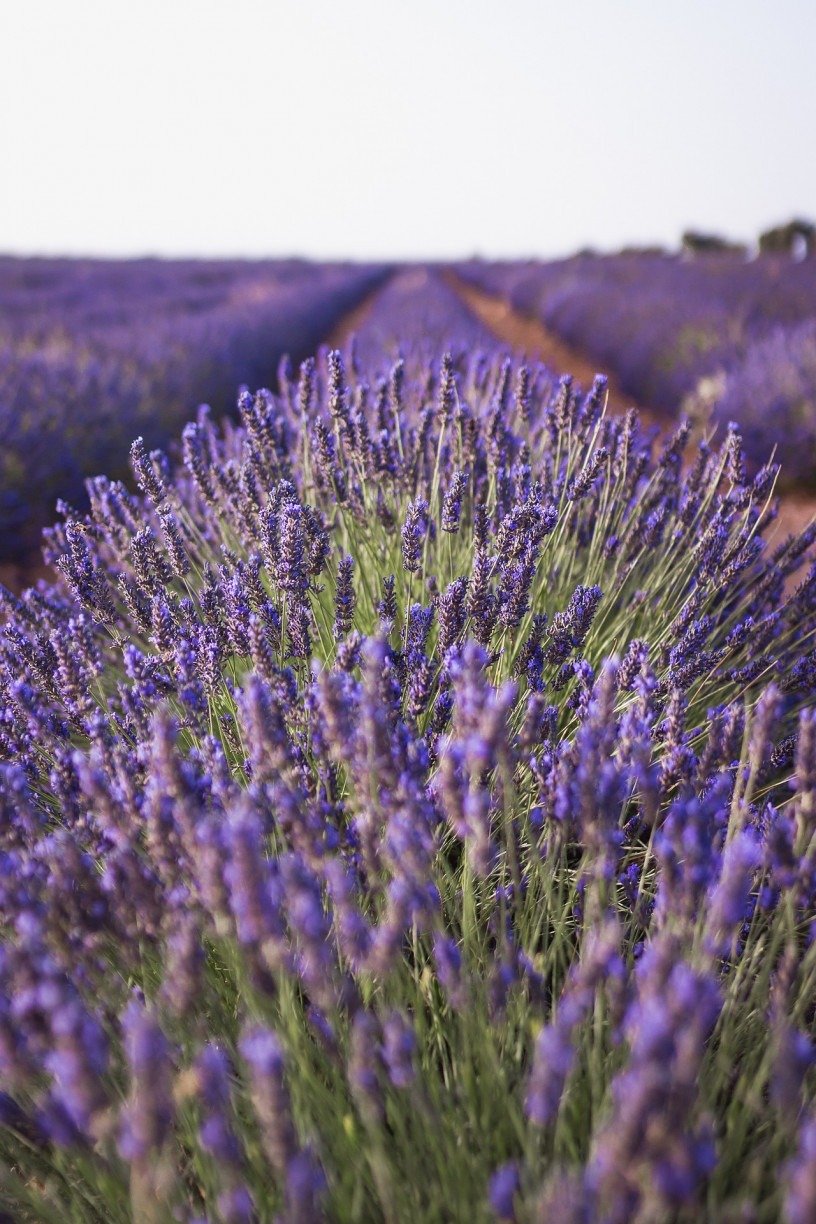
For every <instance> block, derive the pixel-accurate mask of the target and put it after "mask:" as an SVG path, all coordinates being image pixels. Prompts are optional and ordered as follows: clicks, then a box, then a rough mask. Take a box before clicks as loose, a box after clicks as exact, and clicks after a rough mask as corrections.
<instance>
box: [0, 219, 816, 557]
mask: <svg viewBox="0 0 816 1224" xmlns="http://www.w3.org/2000/svg"><path fill="white" fill-rule="evenodd" d="M815 237H816V231H815V230H814V227H813V226H812V225H811V224H809V223H808V222H806V221H802V220H795V221H793V222H790V223H787V224H785V225H780V226H778V227H776V228H774V229H773V230H770V231H768V232H766V233H765V234H763V235H762V236H761V237H760V240H759V241H758V243H757V244H756V246H755V248H753V249H746V247H744V246H742V245H740V244H736V243H730V242H728V241H727V240H724V239H721V238H718V237H716V236H712V235H705V234H686V235H684V237H683V241H682V244H681V245H680V246H679V248H678V249H677V250H676V251H666V250H661V249H656V248H643V249H627V250H622V251H620V252H618V253H615V254H605V255H599V254H596V253H594V252H592V251H583V252H580V253H579V254H577V255H574V256H572V257H570V258H566V259H558V260H552V261H546V262H538V261H524V262H486V261H481V260H473V261H469V262H462V263H456V264H441V263H440V264H424V265H421V264H415V265H385V264H351V263H345V264H341V263H314V262H307V261H304V260H278V261H252V260H234V261H207V260H183V261H177V260H158V259H145V260H122V261H112V260H88V259H76V260H71V259H22V258H12V257H5V258H0V561H2V562H7V563H8V562H17V563H19V562H21V561H24V560H25V559H26V558H30V557H31V555H32V552H33V551H34V550H35V549H36V546H37V538H38V534H39V531H40V529H41V527H42V526H43V525H44V524H46V523H47V522H49V521H50V520H51V519H52V518H53V516H54V512H55V504H56V501H57V499H59V498H62V499H65V500H67V501H69V502H72V503H73V502H81V501H82V498H83V494H84V483H83V482H84V479H85V478H86V477H87V476H89V475H94V474H97V473H100V472H105V473H107V474H108V475H110V476H122V475H124V474H125V473H126V471H127V454H128V447H129V444H130V442H131V440H132V439H133V438H134V437H136V436H137V435H142V436H143V437H144V439H145V442H146V444H147V445H148V446H168V445H170V446H171V449H172V443H173V440H174V439H175V438H176V437H177V435H178V434H179V433H180V429H181V426H182V425H183V424H184V422H185V421H186V420H187V419H188V418H189V417H191V416H192V415H193V414H194V412H195V410H196V408H197V406H198V405H199V404H200V403H202V402H207V403H209V404H211V405H212V407H213V409H214V410H215V411H217V412H222V411H227V412H229V411H232V410H233V409H234V404H235V398H236V394H237V391H238V389H239V388H240V387H241V386H249V387H251V388H257V387H260V386H269V387H271V388H274V387H276V386H277V385H278V383H279V376H280V369H279V367H280V364H281V362H282V360H283V359H284V358H285V357H287V356H288V358H289V360H290V362H291V363H292V364H293V365H295V366H296V365H297V363H298V362H300V361H301V360H302V359H303V358H304V357H306V356H307V355H309V354H310V353H312V352H314V351H315V350H316V349H317V348H318V347H319V346H320V345H321V344H325V343H340V342H341V341H347V340H348V339H349V338H350V336H351V335H352V333H354V334H355V336H356V345H357V348H358V351H359V352H360V353H361V356H362V358H364V359H365V360H366V361H370V360H371V359H372V357H373V356H374V354H375V353H380V354H381V355H382V359H383V361H384V362H387V361H389V360H392V359H394V358H395V357H396V356H397V354H398V349H399V340H401V341H402V342H403V343H407V342H409V341H412V340H416V339H417V338H418V337H420V336H422V337H424V338H425V340H426V342H427V344H428V349H429V356H430V355H431V353H432V352H433V350H434V348H435V347H438V346H439V345H440V344H451V343H454V344H455V343H456V342H457V341H459V342H461V344H462V345H465V346H467V347H469V348H471V349H472V348H473V347H480V346H481V347H489V346H494V345H495V344H496V343H497V342H498V343H501V342H502V341H504V342H505V343H507V344H508V345H510V344H513V345H514V347H524V346H525V345H526V346H527V347H529V348H531V349H537V350H538V351H531V352H530V353H529V356H530V357H536V358H543V359H544V360H545V361H548V360H549V361H550V362H551V363H553V362H554V363H560V364H562V365H564V366H565V370H561V369H555V370H554V371H553V372H554V374H556V375H557V374H560V373H562V372H566V366H567V363H571V364H573V365H576V366H577V369H575V370H572V371H571V372H574V373H576V375H577V376H578V377H580V376H581V371H582V370H586V369H589V368H590V367H593V368H594V367H596V368H597V369H598V370H599V371H603V372H604V373H608V374H610V375H611V376H612V378H613V381H614V383H615V384H616V385H617V387H618V388H620V393H621V394H622V395H623V396H624V397H628V398H630V399H631V401H632V402H635V403H637V404H639V405H640V406H642V407H644V408H646V409H647V410H649V412H650V414H651V415H652V416H653V417H656V418H658V419H659V420H661V421H664V422H665V423H667V424H668V423H669V422H671V421H672V420H674V419H676V418H678V417H680V416H681V415H684V414H685V415H688V416H690V417H691V418H692V419H693V420H695V422H696V423H698V424H699V425H700V426H702V427H705V428H707V427H709V426H710V427H715V426H720V427H721V428H722V427H724V426H725V425H726V424H727V423H728V422H729V421H732V420H733V421H736V422H738V423H739V425H740V427H741V429H742V431H743V434H744V438H745V442H746V448H747V452H748V455H749V457H750V459H751V460H752V461H753V462H754V463H755V464H760V463H762V462H764V461H765V460H766V459H767V457H768V455H769V452H770V451H771V449H772V447H775V448H776V457H777V459H779V460H780V461H781V462H782V464H783V487H785V488H787V489H799V490H811V489H816V254H814V238H815ZM498 305H500V306H501V314H500V316H496V314H495V307H497V306H498ZM491 306H492V307H493V308H494V310H493V314H492V315H491V314H490V307H491ZM496 317H501V318H502V320H503V324H504V325H503V327H502V328H501V329H499V331H498V333H497V331H496V329H495V328H494V327H491V325H490V319H491V318H492V319H495V318H496ZM486 320H487V322H486ZM525 321H526V322H527V323H528V324H529V323H531V322H532V323H534V324H535V325H536V328H535V329H534V330H533V331H532V332H531V331H530V330H529V328H528V330H527V331H523V330H521V331H519V332H518V333H516V332H515V331H514V330H513V323H514V322H515V323H517V324H519V325H520V324H521V323H523V322H525ZM531 335H532V337H533V338H532V340H530V336H531ZM398 337H399V340H398ZM550 341H556V342H557V341H560V342H562V343H563V344H565V345H567V346H569V347H568V349H566V350H564V349H563V348H562V349H560V350H556V355H555V356H553V355H552V349H551V347H550V346H549V342H550ZM436 355H437V356H438V353H437V354H436ZM616 406H619V407H625V406H626V404H625V402H624V403H620V404H618V405H616Z"/></svg>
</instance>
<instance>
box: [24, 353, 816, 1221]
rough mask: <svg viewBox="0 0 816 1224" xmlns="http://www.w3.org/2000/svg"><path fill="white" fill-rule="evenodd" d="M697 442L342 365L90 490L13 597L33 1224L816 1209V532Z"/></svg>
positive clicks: (784, 1214)
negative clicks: (40, 577)
mask: <svg viewBox="0 0 816 1224" xmlns="http://www.w3.org/2000/svg"><path fill="white" fill-rule="evenodd" d="M414 371H416V373H414ZM688 437H689V428H688V426H687V425H686V424H683V425H681V426H680V428H679V429H678V431H677V433H676V434H675V435H674V436H673V437H670V438H668V439H667V440H666V441H665V442H664V443H663V445H662V446H661V447H659V448H658V447H653V446H652V442H651V440H650V438H649V436H647V435H644V434H643V433H642V431H641V429H640V427H639V424H638V421H637V417H636V415H635V414H634V413H630V414H629V415H627V416H626V417H621V418H616V417H612V416H610V415H607V414H606V412H605V389H604V383H603V380H602V379H598V380H597V381H596V383H595V385H594V386H593V387H592V388H589V389H587V390H586V391H585V392H582V391H581V390H580V389H579V388H577V387H576V386H575V385H574V384H573V382H572V380H571V379H570V378H568V377H565V378H562V379H560V380H559V379H556V378H555V377H554V376H553V375H552V373H551V372H550V371H548V370H546V369H544V368H542V367H540V366H536V365H526V364H521V363H519V362H518V361H517V360H514V359H511V358H507V357H505V356H504V355H503V354H501V353H495V352H493V353H492V354H491V353H484V354H483V353H478V352H477V353H475V354H473V355H472V356H464V357H463V356H461V355H460V356H457V355H456V354H455V353H453V354H452V353H450V352H448V353H445V354H444V355H442V356H440V357H438V358H437V359H436V360H435V361H434V362H433V363H432V365H430V366H429V365H428V362H427V359H426V356H425V353H424V351H423V346H422V345H421V344H420V345H418V346H417V349H416V350H412V349H409V346H408V345H406V346H405V352H404V353H403V355H402V356H401V357H400V358H399V359H398V360H397V362H396V364H394V365H391V364H390V362H389V361H386V360H385V359H384V358H382V357H381V358H380V359H379V360H376V359H374V358H372V359H371V361H370V363H369V364H366V365H364V366H360V364H359V357H358V358H357V359H356V361H355V359H354V357H353V354H352V355H349V356H347V357H346V358H344V357H343V356H342V355H341V354H340V353H338V352H327V351H323V352H321V353H320V354H318V357H317V359H307V360H306V361H304V362H303V364H302V365H301V366H300V369H299V371H298V372H297V374H296V375H295V374H291V373H289V372H288V371H287V370H286V369H284V370H283V372H282V378H281V382H280V385H279V388H278V390H277V391H276V392H275V393H274V394H273V393H272V392H270V391H265V390H262V391H259V392H258V393H256V394H254V395H253V394H250V393H248V392H242V393H241V394H240V397H239V401H238V422H237V423H236V421H234V420H232V419H229V418H227V419H225V420H224V421H223V422H222V423H221V424H220V425H217V424H216V423H215V422H214V421H213V420H212V418H211V414H210V413H209V412H208V411H205V410H202V411H201V412H200V413H199V415H198V417H197V418H196V420H195V421H193V422H191V423H189V424H188V425H187V426H186V427H185V430H184V433H183V441H182V455H183V462H182V463H181V464H179V465H178V466H175V467H174V466H173V465H172V464H171V462H170V461H169V460H168V459H167V458H166V456H165V455H164V454H163V453H161V452H159V451H156V450H148V448H147V446H146V445H144V444H143V443H142V442H141V441H137V442H136V443H134V445H133V447H132V451H131V463H132V469H133V474H134V477H135V480H136V484H137V486H138V489H139V493H138V494H134V493H132V492H130V491H129V490H128V488H127V487H126V486H125V485H124V484H123V483H121V482H118V481H115V480H108V479H105V478H101V477H98V478H95V479H93V480H91V481H89V482H88V489H87V492H88V498H89V506H90V509H89V511H88V513H87V514H82V515H80V514H68V515H67V516H66V517H65V518H64V521H63V522H61V523H60V524H59V525H57V526H55V527H54V528H52V529H51V530H50V531H49V532H48V533H47V544H46V548H47V554H48V557H49V559H50V560H51V561H52V562H53V564H54V565H55V567H56V570H57V572H58V575H59V578H58V582H57V584H56V585H55V586H47V585H45V584H40V586H39V587H38V588H37V589H32V590H29V591H27V592H25V593H24V594H23V595H22V596H20V597H19V598H16V597H14V596H12V595H11V594H10V593H8V592H5V591H3V592H2V608H3V624H2V630H0V1169H2V1173H1V1174H0V1201H2V1202H4V1204H5V1203H6V1202H7V1203H8V1204H9V1206H10V1209H12V1210H13V1211H14V1212H15V1213H16V1214H17V1216H18V1217H19V1218H82V1219H88V1220H97V1219H100V1220H102V1219H119V1218H122V1219H131V1218H132V1219H145V1220H149V1219H164V1218H167V1219H175V1220H180V1221H190V1222H192V1221H200V1220H212V1221H214V1222H229V1224H231V1222H238V1221H250V1220H266V1219H273V1218H276V1219H280V1220H286V1221H303V1222H309V1221H317V1220H321V1219H326V1220H335V1219H349V1220H380V1219H382V1220H387V1221H399V1222H402V1221H405V1222H407V1221H420V1220H428V1221H430V1220H439V1219H465V1218H473V1219H476V1220H485V1221H487V1220H490V1219H499V1220H507V1221H513V1220H519V1221H520V1220H524V1219H547V1220H558V1221H565V1222H568V1221H571V1220H574V1221H578V1220H598V1221H609V1222H610V1224H611V1222H616V1221H620V1222H621V1224H623V1222H624V1221H641V1222H642V1224H645V1222H646V1221H656V1220H673V1219H694V1218H698V1219H703V1218H710V1219H716V1218H723V1219H724V1218H743V1219H750V1218H769V1219H770V1218H782V1219H786V1220H787V1221H788V1222H789V1224H801V1222H802V1221H805V1220H808V1219H809V1218H811V1213H812V1208H813V1204H814V1202H816V1163H815V1162H814V1151H815V1150H816V1145H815V1144H814V1133H816V1132H815V1131H814V1127H816V1122H814V1117H816V1114H815V1113H814V1109H815V1108H816V1106H815V1104H814V1097H815V1094H814V1087H816V1080H815V1079H814V1046H813V1044H812V1043H813V1036H814V1023H815V1022H816V1013H815V1011H814V988H813V987H814V980H816V979H815V976H814V975H816V960H815V959H814V956H815V954H814V948H816V941H814V934H816V928H815V927H814V918H813V915H814V910H815V909H816V714H814V710H813V707H812V694H813V690H814V683H815V682H816V650H815V649H814V647H813V637H814V630H816V563H815V562H814V558H813V550H812V545H813V542H814V540H815V539H816V528H809V529H808V530H806V531H805V532H803V533H802V534H800V535H799V536H793V537H788V538H785V539H782V540H781V541H780V540H777V541H774V540H773V531H774V513H775V511H774V505H773V500H772V497H771V494H772V488H773V482H774V479H775V476H776V471H775V469H774V468H772V467H769V466H766V467H764V468H762V469H761V470H760V471H759V472H758V473H757V474H756V475H748V474H746V465H745V464H744V462H743V461H742V455H741V449H740V439H739V436H738V435H737V433H736V432H735V431H731V432H729V433H728V434H727V436H726V437H725V438H724V440H723V443H722V446H721V447H720V448H718V449H717V448H714V447H712V446H711V445H710V444H709V443H702V444H700V445H699V446H698V447H697V448H696V449H695V450H694V452H693V453H692V454H690V455H686V453H685V452H686V447H687V443H688ZM684 458H685V460H686V461H685V462H684ZM760 1210H761V1211H762V1212H763V1213H764V1215H762V1216H761V1217H760V1216H759V1215H758V1214H756V1213H757V1212H759V1211H760ZM752 1212H753V1213H755V1214H753V1215H752V1214H751V1213H752Z"/></svg>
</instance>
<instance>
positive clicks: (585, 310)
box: [459, 254, 816, 485]
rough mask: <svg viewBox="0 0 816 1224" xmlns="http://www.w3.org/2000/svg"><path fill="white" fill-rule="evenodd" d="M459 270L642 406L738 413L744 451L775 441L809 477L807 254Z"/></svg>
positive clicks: (812, 296) (813, 469) (811, 321)
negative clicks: (591, 362)
mask: <svg viewBox="0 0 816 1224" xmlns="http://www.w3.org/2000/svg"><path fill="white" fill-rule="evenodd" d="M459 270H460V272H461V273H462V275H464V276H465V277H466V278H468V279H470V280H471V281H473V283H475V284H477V285H478V286H480V287H482V288H483V289H485V290H487V291H488V292H491V293H497V294H499V295H501V296H503V297H506V298H507V299H508V301H509V302H510V303H511V304H512V305H513V306H514V307H515V308H516V309H518V310H520V311H522V312H524V313H526V314H530V315H534V316H536V317H537V318H539V319H541V320H542V321H543V322H544V323H545V324H546V325H547V326H548V327H551V328H552V329H553V331H555V332H556V333H557V334H559V335H561V336H562V337H563V338H564V339H566V340H568V341H569V342H570V343H571V344H573V345H574V346H575V347H577V348H579V349H581V350H582V351H585V352H587V353H588V354H590V355H591V356H592V357H593V358H594V359H595V360H596V361H597V362H598V364H599V366H600V367H601V368H602V369H607V370H614V372H615V374H616V375H617V376H618V378H619V380H620V382H621V384H622V385H623V388H624V390H625V391H627V392H628V393H629V394H631V395H632V396H634V397H635V398H636V399H637V400H638V401H639V402H641V403H643V404H644V405H648V406H649V407H650V408H654V409H657V410H659V411H663V412H665V413H666V414H667V416H676V414H677V413H678V411H679V410H680V409H681V406H682V407H683V408H685V410H687V411H692V412H695V413H698V414H701V415H703V416H705V417H708V416H710V415H711V416H713V419H714V421H715V422H716V423H718V424H720V426H724V425H726V424H727V423H728V421H730V420H734V421H738V422H739V425H740V428H741V430H742V433H743V437H744V440H745V445H746V449H747V451H748V453H749V454H750V456H751V457H752V459H754V460H755V461H756V462H758V463H761V462H763V460H764V458H765V456H766V455H767V453H768V451H769V449H770V447H771V446H772V445H775V446H776V447H777V451H778V454H779V456H780V458H782V459H783V462H784V470H785V479H786V480H787V481H788V482H789V483H790V484H802V485H813V484H814V483H816V459H814V454H816V259H812V258H811V259H807V260H804V261H802V262H796V261H794V260H791V259H790V258H788V257H785V256H761V257H759V258H757V259H754V260H750V261H749V260H746V259H744V258H741V257H739V256H735V255H708V256H705V257H702V258H698V259H692V260H689V259H681V258H679V257H672V256H667V255H659V254H623V255H613V256H605V257H597V256H590V255H585V256H576V257H575V258H573V259H567V260H561V261H557V262H553V263H539V264H534V263H528V264H480V263H478V262H473V263H471V264H463V265H460V268H459Z"/></svg>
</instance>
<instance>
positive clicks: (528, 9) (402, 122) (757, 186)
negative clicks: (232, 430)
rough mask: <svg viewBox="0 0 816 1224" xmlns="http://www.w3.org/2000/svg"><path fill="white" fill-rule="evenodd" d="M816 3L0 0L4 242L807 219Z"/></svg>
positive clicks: (441, 245) (550, 247) (534, 243)
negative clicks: (801, 216) (99, 0)
mask: <svg viewBox="0 0 816 1224" xmlns="http://www.w3.org/2000/svg"><path fill="white" fill-rule="evenodd" d="M814 46H816V2H814V0H773V2H771V0H559V2H558V3H550V0H501V2H500V0H435V2H434V0H349V2H347V3H346V2H344V0H265V2H263V3H262V2H259V0H255V2H252V0H230V3H226V2H223V3H222V2H219V3H208V2H207V0H194V2H190V0H161V2H160V3H157V2H155V0H139V2H138V3H133V0H104V2H98V0H71V2H70V3H66V2H65V0H49V2H46V0H20V2H15V0H0V251H5V252H10V253H19V254H35V253H42V254H90V255H109V256H114V255H115V256H119V255H127V256H129V255H143V254H160V255H201V256H215V255H224V256H253V257H255V256H277V255H281V256H282V255H290V254H299V255H306V256H312V257H317V258H359V259H370V258H388V259H395V258H400V259H409V258H443V259H448V258H453V257H464V256H469V255H475V254H478V255H482V256H486V257H527V256H535V255H538V256H551V255H558V254H566V253H569V252H571V251H574V250H576V249H579V248H581V247H585V246H592V247H594V248H596V249H599V250H611V249H615V248H616V247H619V246H621V245H629V244H651V243H660V244H665V245H668V246H676V244H677V242H678V240H679V237H680V234H681V233H682V231H683V230H684V229H686V228H689V227H691V228H697V229H702V230H705V231H707V232H708V231H710V232H720V233H723V234H726V235H729V236H731V237H733V238H737V239H743V240H751V239H752V238H755V237H756V235H757V233H758V232H759V230H761V229H762V228H763V227H766V226H767V225H769V224H772V223H775V222H777V221H781V220H785V219H787V218H788V217H790V216H791V215H793V214H797V215H799V214H803V215H805V216H814V215H816V157H815V156H814V154H813V117H814V115H816V72H814V69H813V62H812V61H813V48H814Z"/></svg>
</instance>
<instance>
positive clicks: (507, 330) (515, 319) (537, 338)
mask: <svg viewBox="0 0 816 1224" xmlns="http://www.w3.org/2000/svg"><path fill="white" fill-rule="evenodd" d="M446 279H447V281H448V284H449V285H450V287H451V289H453V290H454V291H455V292H456V293H458V294H459V296H460V297H461V299H462V301H463V302H464V303H465V305H466V306H467V307H468V309H469V310H470V311H471V312H472V313H473V314H475V315H476V317H477V319H479V321H480V322H481V323H484V325H485V327H487V328H488V329H489V330H490V331H492V332H493V334H494V336H497V337H498V339H499V340H502V341H503V342H504V343H505V344H509V345H510V346H511V348H514V349H516V350H517V351H519V352H522V353H525V354H526V355H527V356H528V357H536V358H538V360H539V361H543V362H544V364H545V365H547V366H549V367H550V368H551V369H552V370H554V371H555V373H556V374H572V376H573V378H574V379H575V381H576V382H578V383H580V384H581V386H583V387H589V386H591V384H592V380H593V378H594V377H595V375H596V374H597V373H599V369H598V366H597V365H596V364H595V363H594V362H593V361H592V359H591V358H589V357H587V356H586V354H585V353H581V352H579V351H578V350H577V349H574V348H571V346H570V345H569V344H566V343H565V342H564V341H563V340H561V339H560V338H559V337H558V336H556V335H554V333H553V332H551V331H550V330H549V328H547V327H545V326H544V324H543V323H540V322H539V321H538V319H532V318H530V317H529V316H527V315H523V314H520V313H519V312H518V311H516V310H514V309H513V307H512V306H511V305H510V304H509V302H505V301H504V300H503V299H502V298H497V297H493V296H492V295H491V294H489V293H484V292H483V291H482V290H481V289H477V288H476V287H475V286H474V285H471V284H470V283H469V282H468V281H465V280H463V279H462V278H461V277H459V276H457V275H456V274H455V273H454V272H447V273H446ZM604 373H606V371H604ZM607 379H608V386H609V407H610V409H611V410H612V411H613V412H619V413H622V412H626V410H627V409H628V408H637V410H638V412H639V413H640V416H641V420H642V421H643V422H644V424H646V425H659V426H661V427H662V426H665V425H666V418H665V416H662V417H661V416H658V414H657V413H655V412H653V411H652V410H651V409H649V408H647V407H646V406H645V405H644V404H639V403H638V402H637V400H636V399H635V398H634V397H633V396H631V395H628V394H627V393H626V392H625V391H624V390H623V389H622V388H621V386H620V384H619V382H618V381H617V379H616V378H615V376H614V374H607Z"/></svg>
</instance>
